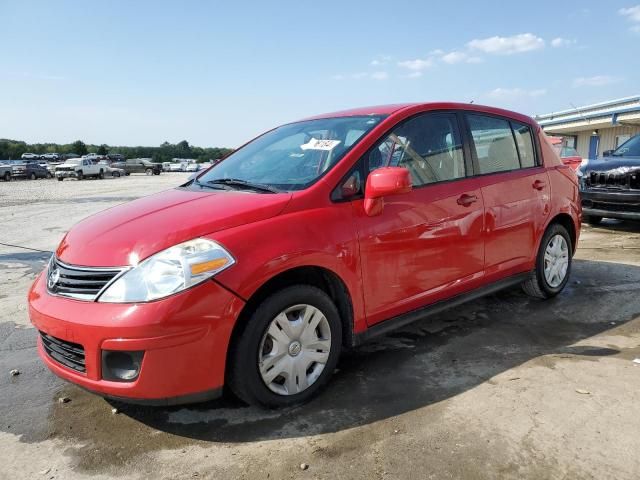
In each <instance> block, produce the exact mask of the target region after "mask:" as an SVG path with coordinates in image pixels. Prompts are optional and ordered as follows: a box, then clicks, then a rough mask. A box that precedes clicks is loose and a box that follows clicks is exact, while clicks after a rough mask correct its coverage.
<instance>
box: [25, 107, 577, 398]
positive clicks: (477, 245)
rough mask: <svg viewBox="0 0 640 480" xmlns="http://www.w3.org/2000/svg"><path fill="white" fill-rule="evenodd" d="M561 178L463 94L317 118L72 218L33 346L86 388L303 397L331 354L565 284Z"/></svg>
mask: <svg viewBox="0 0 640 480" xmlns="http://www.w3.org/2000/svg"><path fill="white" fill-rule="evenodd" d="M580 216H581V211H580V203H579V198H578V183H577V178H576V175H575V173H574V172H573V171H572V170H571V168H570V167H568V166H565V165H563V163H562V161H561V160H560V159H559V158H558V156H557V154H556V153H555V151H554V149H553V146H552V145H551V144H550V143H549V141H548V140H547V138H546V136H545V134H544V133H543V132H542V131H541V129H540V128H539V127H538V125H537V124H536V123H535V122H534V121H533V120H532V119H531V118H529V117H526V116H523V115H519V114H517V113H513V112H508V111H505V110H499V109H495V108H490V107H482V106H478V105H466V104H454V103H429V104H411V105H391V106H383V107H371V108H363V109H358V110H351V111H345V112H340V113H333V114H327V115H321V116H318V117H314V118H311V119H307V120H304V121H300V122H296V123H290V124H287V125H283V126H281V127H278V128H275V129H273V130H271V131H269V132H267V133H265V134H263V135H262V136H260V137H258V138H256V139H255V140H253V141H251V142H249V143H248V144H246V145H245V146H243V147H242V148H240V149H238V150H237V151H236V152H235V153H233V154H232V155H230V156H229V157H227V158H226V159H225V160H223V161H222V162H220V163H219V164H217V165H214V166H213V167H211V168H209V169H208V170H206V171H204V172H203V173H201V174H199V175H198V176H197V177H195V178H193V179H192V180H190V181H189V182H188V183H186V184H185V185H183V186H181V187H179V188H175V189H173V190H169V191H166V192H162V193H159V194H155V195H151V196H148V197H145V198H141V199H139V200H136V201H133V202H131V203H128V204H125V205H121V206H117V207H115V208H111V209H109V210H106V211H103V212H101V213H98V214H97V215H93V216H92V217H89V218H87V219H85V220H83V221H82V222H80V223H79V224H77V225H76V226H75V227H73V228H72V229H71V230H70V231H69V232H68V233H67V234H66V235H65V237H64V238H63V239H62V241H61V243H60V245H59V246H58V248H57V250H56V252H55V254H54V255H53V257H52V258H51V261H50V263H49V265H48V267H47V268H46V270H45V272H43V273H42V274H41V275H40V276H39V277H38V278H37V279H36V281H35V283H34V284H33V286H32V288H31V290H30V292H29V314H30V317H31V320H32V322H33V324H34V325H35V326H36V328H37V329H38V331H39V332H40V334H39V342H38V348H39V353H40V356H41V357H42V359H43V360H44V362H45V363H46V364H47V366H48V367H49V368H50V369H51V370H53V372H54V373H56V374H57V375H59V376H61V377H63V378H65V379H67V380H69V381H71V382H74V383H77V384H78V385H81V386H82V387H85V388H86V389H88V390H91V391H94V392H96V393H98V394H100V395H104V396H108V397H112V398H119V399H123V400H128V401H131V402H143V403H145V402H146V403H152V404H154V403H155V404H168V403H179V402H193V401H199V400H204V399H207V398H212V397H215V396H216V395H219V394H220V393H221V391H222V388H223V386H226V387H228V388H229V389H230V390H231V391H232V392H233V393H235V394H236V395H237V396H238V397H240V398H241V399H242V400H244V401H246V402H248V403H250V404H260V405H263V406H267V407H279V406H286V405H291V404H296V403H300V402H304V401H306V400H308V399H309V398H310V397H312V396H313V395H315V394H316V393H317V392H318V391H319V390H320V389H321V388H322V387H323V386H324V385H325V384H326V383H327V381H328V380H329V378H330V377H331V374H332V372H333V371H334V369H335V366H336V364H337V362H338V358H339V356H340V352H341V350H342V349H344V348H348V347H353V346H357V345H359V344H360V343H362V342H364V341H365V340H367V339H369V338H371V337H373V336H375V335H378V334H381V333H385V332H388V331H389V330H390V329H393V328H396V327H399V326H402V325H405V324H407V323H408V322H411V321H414V320H417V319H420V318H423V317H424V316H425V315H427V314H429V313H433V312H435V311H440V310H442V309H443V308H446V307H451V306H453V305H457V304H459V303H460V302H462V301H466V300H469V299H472V298H476V297H478V296H481V295H485V294H488V293H491V292H495V291H497V290H499V289H502V288H504V287H508V286H512V285H516V284H522V286H523V287H524V290H525V292H527V293H528V294H530V295H533V296H536V297H541V298H549V297H552V296H554V295H556V294H558V293H559V292H560V291H561V290H562V289H563V288H564V286H565V285H566V283H567V280H568V278H569V273H570V270H571V260H572V256H573V252H574V251H575V248H576V243H577V241H578V236H579V232H580Z"/></svg>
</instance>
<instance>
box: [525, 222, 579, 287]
mask: <svg viewBox="0 0 640 480" xmlns="http://www.w3.org/2000/svg"><path fill="white" fill-rule="evenodd" d="M556 235H562V237H564V240H565V242H567V248H568V253H569V257H568V261H569V265H568V267H567V271H566V273H565V276H564V279H563V280H562V283H560V285H558V286H556V287H552V286H551V285H549V283H548V282H547V279H546V277H545V274H544V256H545V250H546V249H547V246H548V245H549V242H550V241H551V239H552V238H553V237H555V236H556ZM572 259H573V244H572V243H571V237H570V236H569V232H567V229H566V228H565V227H563V226H562V225H560V224H559V223H553V224H551V225H549V228H547V231H546V232H544V236H543V237H542V241H541V242H540V248H539V249H538V254H537V256H536V267H535V269H534V270H533V272H531V276H530V277H529V279H527V280H526V281H525V282H524V283H523V284H522V289H523V290H524V292H525V293H526V294H527V295H529V296H532V297H536V298H543V299H546V298H551V297H555V296H556V295H558V294H559V293H560V292H561V291H562V290H563V289H564V287H565V286H566V285H567V282H568V281H569V277H570V276H571V262H572Z"/></svg>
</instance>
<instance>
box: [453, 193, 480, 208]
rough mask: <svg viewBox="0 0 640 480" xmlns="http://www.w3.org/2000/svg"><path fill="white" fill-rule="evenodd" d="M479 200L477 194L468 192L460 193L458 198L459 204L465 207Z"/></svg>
mask: <svg viewBox="0 0 640 480" xmlns="http://www.w3.org/2000/svg"><path fill="white" fill-rule="evenodd" d="M477 201H478V197H476V196H475V195H469V194H467V193H465V194H463V195H460V197H458V200H457V202H458V205H462V206H463V207H468V206H469V205H471V204H472V203H475V202H477Z"/></svg>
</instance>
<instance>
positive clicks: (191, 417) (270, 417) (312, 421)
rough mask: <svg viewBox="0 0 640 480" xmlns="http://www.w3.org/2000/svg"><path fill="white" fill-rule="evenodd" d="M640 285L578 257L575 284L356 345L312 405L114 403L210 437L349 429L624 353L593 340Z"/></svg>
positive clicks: (639, 302)
mask: <svg viewBox="0 0 640 480" xmlns="http://www.w3.org/2000/svg"><path fill="white" fill-rule="evenodd" d="M638 291H640V268H639V267H636V266H632V265H624V264H613V263H606V262H596V261H588V260H575V261H574V270H573V275H572V278H571V280H570V283H569V284H568V286H567V288H566V289H565V291H564V292H563V293H562V294H561V295H560V296H558V297H556V298H554V299H552V300H549V301H539V300H536V299H531V298H529V297H527V296H525V295H524V294H523V293H522V292H521V291H520V289H519V288H515V289H510V290H506V291H503V292H500V293H498V294H495V295H492V296H489V297H486V298H483V299H480V300H477V301H474V302H471V303H468V304H465V305H463V306H461V307H457V308H455V309H452V310H449V311H446V312H444V313H442V314H439V315H437V316H433V317H430V318H428V319H425V320H422V321H419V322H417V323H415V324H413V325H411V326H408V327H406V328H402V329H400V330H398V331H395V332H393V333H390V334H388V335H386V336H384V337H381V338H379V339H376V340H374V341H371V342H370V343H368V344H365V345H363V346H361V347H359V348H357V349H355V350H353V351H350V352H348V353H346V354H345V355H343V357H342V359H341V361H340V363H339V365H338V369H337V370H336V372H335V374H334V376H333V378H332V380H331V382H330V383H329V385H328V386H327V388H326V389H325V390H324V392H323V393H322V394H321V395H320V396H318V397H317V398H316V399H315V400H313V401H311V402H310V403H308V404H306V405H303V406H299V407H295V408H287V409H282V410H264V409H260V408H256V407H249V406H246V405H243V404H241V403H240V402H239V401H237V400H234V399H233V398H231V397H230V396H225V397H224V398H223V399H221V400H217V401H212V402H208V403H202V404H197V405H188V406H182V407H170V408H152V407H142V406H135V405H127V404H123V403H120V402H112V401H111V402H110V403H111V404H112V406H114V407H115V408H117V409H118V411H119V412H120V413H121V414H123V415H126V416H128V417H130V418H131V419H134V420H136V421H137V422H139V423H140V424H142V425H146V426H149V427H152V428H153V429H157V430H160V431H163V432H167V433H170V434H173V435H176V436H179V437H183V438H189V439H197V440H202V441H207V442H249V441H256V440H267V439H277V438H288V437H299V436H306V435H315V434H321V433H328V432H336V431H341V430H345V429H349V428H353V427H357V426H360V425H365V424H369V423H372V422H376V421H379V420H382V419H386V418H390V417H394V416H397V415H401V414H403V413H405V412H408V411H411V410H415V409H420V408H423V407H426V406H429V405H433V404H435V403H437V402H440V401H443V400H446V399H448V398H451V397H454V396H456V395H459V394H461V393H463V392H466V391H468V390H470V389H472V388H474V387H476V386H478V385H480V384H482V383H484V382H487V381H506V380H503V379H496V377H499V376H500V375H501V374H503V373H505V372H507V371H508V370H510V369H512V368H514V367H517V366H519V365H522V364H523V363H525V362H530V361H535V360H536V359H538V358H539V357H542V356H545V355H558V356H560V357H576V358H583V359H588V360H597V358H599V357H602V356H615V355H618V354H620V352H619V351H618V350H616V349H614V348H603V347H601V346H597V345H596V346H591V345H588V339H589V338H590V337H593V336H594V335H597V334H599V333H602V332H605V331H607V330H610V329H612V328H616V326H620V325H622V324H624V323H626V322H628V321H630V320H632V319H634V318H636V317H638V315H639V314H640V296H639V295H637V293H638ZM577 342H580V343H581V344H580V345H575V344H576V343H577ZM111 434H113V430H111Z"/></svg>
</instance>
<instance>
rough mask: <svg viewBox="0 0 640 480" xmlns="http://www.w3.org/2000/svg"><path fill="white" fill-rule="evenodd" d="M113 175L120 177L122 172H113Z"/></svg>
mask: <svg viewBox="0 0 640 480" xmlns="http://www.w3.org/2000/svg"><path fill="white" fill-rule="evenodd" d="M111 176H112V177H116V178H120V172H113V173H112V174H111Z"/></svg>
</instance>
